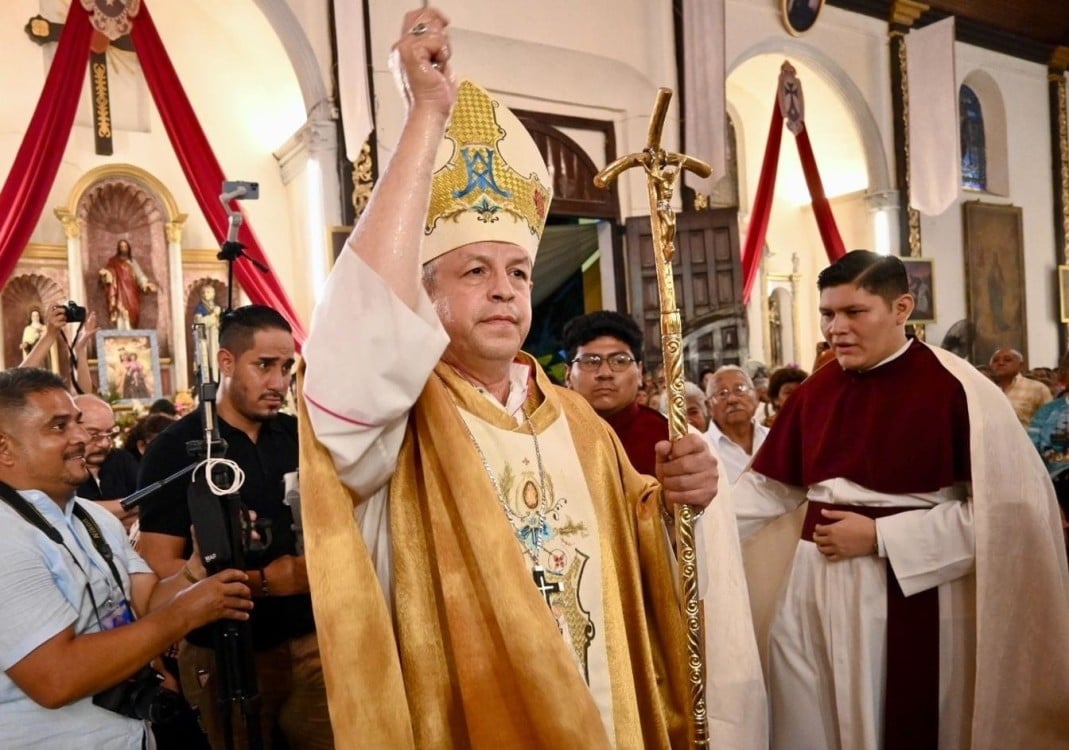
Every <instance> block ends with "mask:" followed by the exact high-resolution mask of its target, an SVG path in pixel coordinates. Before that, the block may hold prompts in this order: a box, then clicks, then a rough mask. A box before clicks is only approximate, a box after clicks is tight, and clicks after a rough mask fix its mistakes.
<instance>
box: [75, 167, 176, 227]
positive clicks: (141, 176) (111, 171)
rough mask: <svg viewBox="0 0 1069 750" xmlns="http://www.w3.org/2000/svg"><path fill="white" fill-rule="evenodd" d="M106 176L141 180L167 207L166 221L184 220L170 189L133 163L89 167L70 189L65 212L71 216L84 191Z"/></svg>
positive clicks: (76, 208)
mask: <svg viewBox="0 0 1069 750" xmlns="http://www.w3.org/2000/svg"><path fill="white" fill-rule="evenodd" d="M108 177H127V178H130V179H133V180H137V181H139V182H143V183H144V184H146V185H147V186H148V187H150V188H151V189H152V190H153V192H155V193H156V195H158V196H159V198H160V200H161V201H162V202H163V205H164V207H165V208H166V209H167V221H179V220H182V221H184V217H185V216H186V214H183V213H182V212H181V211H179V210H178V203H177V202H175V199H174V196H173V195H171V191H170V190H168V189H167V186H166V185H164V184H163V183H162V182H160V181H159V179H157V178H156V177H155V176H153V175H152V174H150V173H149V172H146V171H145V170H144V169H141V168H140V167H135V166H134V165H133V164H105V165H103V166H100V167H96V168H95V169H90V170H89V171H88V172H86V173H85V174H83V175H82V176H81V179H79V180H78V182H76V183H75V184H74V187H73V188H72V189H71V194H70V198H69V200H68V201H67V206H66V210H67V212H68V213H69V214H70V215H71V216H74V215H75V213H76V212H77V210H78V202H79V201H81V199H82V196H83V195H84V194H85V191H86V190H88V189H89V188H90V187H92V186H93V185H94V184H96V183H97V182H99V181H100V180H102V179H105V178H108ZM57 211H58V209H57ZM56 215H57V216H58V215H59V214H58V213H57V214H56ZM180 217H182V218H180ZM61 221H62V219H61Z"/></svg>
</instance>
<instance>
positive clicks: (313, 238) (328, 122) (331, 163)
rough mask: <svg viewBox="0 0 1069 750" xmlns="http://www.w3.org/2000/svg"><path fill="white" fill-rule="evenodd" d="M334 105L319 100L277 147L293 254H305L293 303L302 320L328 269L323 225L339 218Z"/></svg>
mask: <svg viewBox="0 0 1069 750" xmlns="http://www.w3.org/2000/svg"><path fill="white" fill-rule="evenodd" d="M335 116H336V113H335V112H334V111H333V109H332V108H328V107H327V106H320V107H317V108H316V109H315V110H313V112H312V115H311V118H310V119H309V120H308V121H307V122H306V123H305V124H304V125H303V126H301V129H300V130H298V131H297V132H296V133H295V134H294V135H293V136H292V137H291V138H290V139H289V140H288V141H286V143H285V144H283V146H282V148H281V149H279V150H278V151H276V152H275V158H276V159H278V162H279V168H280V169H281V171H282V183H283V184H284V185H285V186H286V192H287V198H288V200H289V204H290V210H291V215H292V216H293V219H294V220H293V222H292V226H293V231H294V236H293V237H292V238H291V242H292V243H293V248H294V257H297V258H304V259H305V263H306V264H307V265H306V267H305V268H304V269H303V270H304V273H302V274H299V276H300V280H299V281H298V284H297V285H295V286H291V288H292V289H293V290H294V296H295V299H294V305H295V307H296V308H297V313H298V315H300V316H301V319H302V320H304V321H305V322H308V321H309V320H310V319H311V311H312V307H313V306H314V305H315V302H316V300H317V299H318V297H319V293H320V290H321V289H322V288H323V284H324V283H325V282H326V278H327V273H328V272H329V271H330V252H331V251H330V247H329V246H328V243H327V228H328V227H330V226H335V225H338V224H340V223H341V198H340V193H341V188H340V186H339V182H338V173H337V163H338V138H337V130H336V127H335V123H334V117H335Z"/></svg>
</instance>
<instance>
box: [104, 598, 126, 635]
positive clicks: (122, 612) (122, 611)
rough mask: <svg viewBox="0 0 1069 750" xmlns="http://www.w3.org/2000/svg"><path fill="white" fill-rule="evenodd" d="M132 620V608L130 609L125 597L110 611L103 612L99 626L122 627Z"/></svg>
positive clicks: (109, 628) (105, 627)
mask: <svg viewBox="0 0 1069 750" xmlns="http://www.w3.org/2000/svg"><path fill="white" fill-rule="evenodd" d="M133 621H134V613H133V610H131V609H130V604H129V602H127V601H126V600H125V599H122V600H121V601H120V602H119V603H118V604H117V605H115V607H113V608H112V609H111V610H110V611H108V612H105V613H104V614H103V615H101V617H100V626H101V627H102V628H103V629H104V630H114V629H115V628H118V627H122V626H123V625H129V624H130V623H132V622H133Z"/></svg>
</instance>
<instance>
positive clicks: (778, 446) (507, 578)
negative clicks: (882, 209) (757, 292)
mask: <svg viewBox="0 0 1069 750" xmlns="http://www.w3.org/2000/svg"><path fill="white" fill-rule="evenodd" d="M394 54H395V58H396V69H397V73H398V75H399V77H400V78H401V80H402V83H403V91H404V94H405V96H406V97H407V99H408V104H409V108H408V114H407V117H406V119H405V121H404V124H403V127H402V132H401V136H400V140H399V143H398V145H397V148H396V150H395V152H394V155H393V158H392V160H391V162H390V164H389V165H388V166H387V168H386V169H385V170H384V171H383V173H382V175H381V176H380V179H379V181H378V184H377V186H376V189H375V192H374V195H373V196H372V198H371V201H370V203H369V204H368V207H367V209H366V211H365V212H364V214H363V215H362V217H361V220H360V222H359V223H358V225H357V227H356V228H355V230H354V231H353V234H352V235H351V236H350V238H349V240H348V241H347V243H346V248H345V249H344V251H343V252H342V253H341V255H340V257H339V258H338V260H337V262H336V264H335V266H334V268H333V270H332V272H331V275H330V278H329V280H328V283H327V285H326V288H325V290H324V292H323V295H322V299H321V300H320V302H319V304H318V306H317V308H316V310H315V313H314V319H313V323H312V327H311V333H310V336H309V338H308V340H307V341H306V342H305V343H304V349H303V364H302V366H301V368H299V369H300V373H298V372H297V370H298V368H297V366H296V346H295V341H294V337H293V333H292V330H291V327H290V325H289V324H288V323H287V322H286V320H285V319H284V318H283V317H282V316H281V315H280V314H279V313H278V312H277V311H275V310H273V309H271V308H268V307H263V306H259V305H250V306H246V307H241V308H237V309H235V310H230V311H228V312H226V313H225V314H221V315H220V325H219V338H218V350H217V352H216V356H215V363H214V364H215V366H216V367H217V372H218V381H219V382H218V389H217V390H216V392H215V395H214V401H212V402H211V403H210V404H201V405H200V406H201V407H202V408H200V409H197V410H194V411H190V412H189V413H187V414H185V415H184V416H179V415H178V414H177V409H175V410H174V412H175V413H171V409H170V408H168V404H166V403H161V404H159V405H158V406H159V408H158V409H156V410H154V411H155V412H156V413H153V414H150V415H148V416H146V417H145V418H144V419H143V420H141V421H139V422H138V423H137V424H136V425H135V426H134V427H133V429H131V430H130V431H129V433H128V434H127V435H125V437H124V438H120V434H119V430H118V428H117V426H116V415H115V412H114V411H113V409H112V407H111V406H110V405H109V404H108V403H107V402H106V401H105V400H103V399H101V398H99V397H98V396H95V395H92V394H88V393H86V394H81V395H77V396H73V395H72V394H71V392H70V390H69V388H70V386H71V383H67V382H64V381H63V380H62V379H60V378H59V377H57V376H56V375H54V374H52V373H50V372H48V371H46V370H44V369H40V368H39V367H37V366H34V365H40V364H41V362H40V361H37V362H35V361H34V360H33V359H32V357H33V354H34V352H33V350H31V352H30V356H28V357H27V360H28V361H27V362H24V365H26V366H24V367H20V368H14V369H11V370H7V371H4V372H2V373H0V498H2V500H3V502H2V503H0V516H3V518H4V521H5V528H6V529H7V530H8V531H7V532H6V533H5V534H4V535H0V596H2V598H3V601H4V602H5V605H4V606H5V613H6V614H8V617H7V618H6V620H5V626H4V628H2V629H0V662H2V664H3V670H4V671H3V675H2V676H0V744H3V746H4V747H10V748H29V747H45V748H66V747H73V746H77V745H85V746H87V747H107V748H119V749H120V750H125V749H126V748H129V750H138V748H146V747H162V748H167V747H175V748H179V747H180V748H194V749H196V748H202V747H210V748H212V749H213V750H219V749H220V748H224V747H251V746H254V745H255V746H262V747H266V748H279V750H283V749H285V748H292V749H294V750H299V749H302V748H334V747H337V748H364V747H373V748H406V747H420V748H468V747H472V748H490V747H493V748H547V747H564V748H609V747H629V748H631V747H634V748H639V747H641V748H670V747H676V748H678V747H684V746H689V745H690V744H691V743H692V739H693V738H692V736H691V733H692V731H693V727H692V723H693V720H694V716H693V710H692V705H691V702H690V701H691V697H692V692H691V689H692V685H691V678H692V675H693V671H692V669H691V664H690V663H689V659H690V656H689V649H688V643H687V635H688V634H687V633H686V631H685V627H684V618H683V614H682V613H681V610H680V594H679V593H678V591H679V587H678V585H677V584H678V580H677V574H678V569H679V564H680V560H679V559H678V557H677V555H678V550H679V549H680V539H679V537H678V534H679V530H678V529H677V522H676V510H677V509H678V508H679V507H682V506H689V507H690V508H691V510H692V512H693V515H694V519H695V520H694V524H695V525H694V531H695V543H694V549H695V553H696V559H695V560H694V561H693V562H694V565H695V568H696V578H697V588H698V596H699V598H700V600H701V602H702V605H701V606H702V607H703V611H702V619H703V620H704V624H705V641H704V643H702V644H701V646H702V649H701V650H702V651H704V656H705V662H704V678H705V680H706V684H705V688H706V690H705V696H706V704H705V706H704V709H705V712H704V714H703V715H702V716H701V718H702V719H703V720H704V721H705V722H707V725H708V738H709V744H710V746H712V747H723V748H736V749H738V750H767V749H768V748H774V750H788V749H789V750H828V749H830V748H841V749H843V750H879V749H880V748H883V749H884V750H898V749H899V748H935V747H939V748H944V749H945V750H956V749H957V748H978V749H982V750H987V749H989V748H990V749H994V748H1024V747H1028V748H1038V749H1040V750H1044V749H1046V748H1057V747H1065V746H1066V745H1067V743H1069V712H1066V710H1065V707H1066V706H1067V705H1069V566H1067V564H1066V551H1065V546H1064V540H1063V538H1062V522H1063V520H1062V518H1061V517H1060V516H1059V509H1058V502H1057V500H1058V497H1059V496H1060V495H1059V494H1057V493H1060V492H1061V491H1062V490H1061V483H1062V482H1063V481H1064V480H1062V479H1061V477H1062V476H1063V472H1064V469H1065V468H1069V426H1067V424H1066V421H1065V417H1066V415H1067V414H1069V399H1067V398H1066V397H1064V395H1059V396H1058V397H1057V398H1053V394H1052V393H1049V391H1048V392H1047V393H1041V391H1040V390H1039V389H1044V390H1046V386H1043V385H1042V384H1040V383H1038V381H1029V382H1024V380H1023V379H1022V374H1021V369H1022V367H1023V357H1021V356H1020V354H1019V353H1017V352H1015V351H1013V350H1006V351H1001V352H997V353H996V354H995V356H994V357H992V360H991V363H990V367H991V378H988V377H985V375H984V374H982V373H981V372H979V371H978V369H977V368H975V367H973V366H972V365H970V364H968V363H966V362H965V361H964V360H961V359H959V358H957V357H956V356H954V355H952V354H949V353H947V352H945V351H943V350H941V349H938V348H935V347H929V346H927V345H926V344H924V343H923V342H921V341H919V340H917V339H915V338H912V337H910V336H908V335H907V332H906V322H907V320H908V318H909V315H910V313H911V312H912V310H913V307H914V304H915V303H914V299H913V295H912V294H911V292H910V289H909V285H908V280H907V276H906V273H905V269H904V266H903V265H902V263H901V261H899V260H898V259H897V258H896V257H893V256H881V255H877V254H875V253H871V252H868V251H864V250H856V251H853V252H850V253H847V254H846V255H845V256H844V257H843V258H841V259H840V260H838V261H836V262H835V263H833V264H832V265H830V266H829V267H827V268H826V269H825V270H824V271H823V272H822V273H821V274H820V276H819V278H818V283H817V286H818V291H819V319H820V325H821V331H822V334H823V337H824V339H825V341H826V342H827V344H828V346H827V348H826V350H825V351H822V352H820V353H819V358H818V360H817V362H815V363H814V366H813V368H812V372H807V371H805V370H803V369H800V368H798V367H787V368H782V369H777V370H774V371H772V372H771V373H768V372H764V371H760V372H758V371H753V372H751V371H750V370H748V369H747V368H744V367H740V366H736V365H730V364H729V365H724V366H721V367H718V368H715V369H712V370H711V371H709V372H705V373H701V374H700V376H699V378H698V380H699V382H697V383H691V382H686V383H683V384H682V385H683V397H684V398H683V403H682V404H678V405H674V406H673V408H680V407H682V409H683V411H684V413H685V418H686V423H687V427H686V433H685V434H684V435H682V436H680V437H678V439H676V440H674V441H671V440H669V425H668V420H667V419H666V416H665V414H664V413H663V412H664V411H667V409H658V408H656V407H657V406H658V400H662V401H663V398H664V397H663V393H664V390H665V376H664V371H663V369H662V368H653V371H652V373H650V372H649V371H650V368H648V367H645V366H644V362H645V357H646V342H645V341H644V340H643V335H642V332H641V329H640V328H639V326H638V325H637V324H636V323H635V321H634V319H632V318H631V317H630V316H628V315H625V314H622V313H618V312H613V311H598V312H593V313H590V314H587V315H583V316H580V317H578V318H576V319H574V320H572V321H570V322H569V323H568V325H567V326H566V327H565V330H564V332H563V338H564V348H565V355H566V356H565V358H566V361H567V368H566V378H565V384H564V385H563V386H559V385H556V384H554V383H553V382H551V381H550V379H549V378H548V377H547V375H546V374H545V373H544V372H543V371H542V368H541V367H540V366H539V364H538V363H537V361H536V360H535V359H534V358H532V357H531V356H529V355H527V354H526V353H524V352H523V351H521V345H522V343H523V342H524V340H525V338H526V335H527V333H528V330H529V328H530V323H531V289H532V268H533V266H534V264H535V262H536V257H537V250H538V244H539V240H540V237H541V234H542V231H543V229H544V226H545V221H546V214H547V210H548V206H549V204H550V201H551V200H552V180H551V179H550V175H549V173H548V171H547V169H546V167H545V165H544V164H543V163H542V160H541V156H540V153H539V151H538V149H537V146H536V145H535V143H534V142H533V140H532V139H531V138H530V136H529V135H528V134H527V132H526V131H525V129H524V128H523V126H522V125H521V124H520V123H519V121H518V120H517V118H516V117H515V115H514V114H513V113H512V112H511V111H510V110H509V109H508V108H507V107H506V106H505V105H504V104H503V103H501V102H500V101H498V100H497V99H496V98H495V97H494V96H493V95H491V94H490V93H489V92H487V91H486V90H485V89H483V88H481V87H479V86H478V85H477V84H475V83H473V82H471V81H462V82H457V81H456V80H455V79H454V77H453V74H452V70H451V67H450V55H451V48H450V43H449V36H448V21H447V20H446V18H445V17H444V16H443V15H442V14H441V13H440V12H439V11H437V10H435V9H433V8H423V9H420V10H416V11H412V12H410V13H409V14H407V15H406V17H405V21H404V26H403V29H402V34H401V37H400V38H399V40H398V41H397V43H396V45H395V47H394ZM52 315H53V312H52V311H49V313H48V314H47V315H46V318H49V320H53V322H54V323H55V324H57V325H61V324H62V320H61V319H59V318H52V317H51V316H52ZM51 327H52V326H51V325H50V324H49V323H47V322H46V329H45V331H44V332H43V333H41V335H40V337H39V342H40V341H41V340H44V341H45V342H46V345H47V343H48V340H49V337H50V336H52V337H54V334H53V333H49V331H50V330H51ZM74 346H75V347H84V342H81V341H76V342H74ZM354 373H358V374H359V376H358V377H356V376H354ZM647 373H649V376H648V377H647ZM81 376H82V374H81V373H78V374H76V375H75V378H74V379H75V380H76V381H78V380H79V378H80V377H81ZM295 376H296V377H298V378H299V379H300V382H299V384H298V387H297V400H298V407H299V408H298V414H299V418H298V417H294V416H291V415H289V414H286V413H283V406H284V404H285V403H286V401H287V397H288V395H289V393H290V389H291V385H292V383H293V379H294V377H295ZM1034 386H1035V387H1034ZM172 406H173V405H172ZM208 407H211V408H208ZM209 420H210V422H209ZM213 425H214V427H215V430H214V431H213V430H211V429H208V428H209V427H211V426H213ZM1022 425H1025V426H1027V428H1028V429H1027V430H1026V429H1023V428H1022ZM1029 436H1031V437H1032V442H1030V441H1029ZM1033 443H1034V444H1033ZM1037 448H1038V450H1037ZM213 451H218V452H219V454H217V455H215V456H214V459H215V460H214V461H212V460H211V459H212V457H213V456H212V454H213ZM222 456H225V460H226V461H227V462H229V463H225V464H224V463H221V462H220V460H219V459H220V458H221V457H222ZM1048 469H1049V471H1048ZM298 471H299V474H300V492H299V493H295V492H293V491H292V490H293V477H294V473H295V472H298ZM1065 473H1069V472H1065ZM1052 477H1054V481H1053V482H1052ZM140 488H152V489H153V491H152V492H151V493H150V494H148V495H146V496H144V497H142V498H141V500H140V503H139V505H138V506H137V509H136V511H131V510H128V509H126V508H124V503H122V502H121V500H122V499H123V498H126V497H128V496H129V495H130V494H131V493H133V492H135V490H138V489H140ZM294 495H299V497H296V498H295V497H294ZM216 496H219V497H233V498H236V502H238V503H239V504H240V505H241V506H242V507H243V508H244V510H245V511H246V512H245V513H244V514H243V519H244V520H243V526H242V534H243V535H244V537H245V539H244V543H242V546H241V551H242V552H243V553H244V554H243V555H239V557H243V558H244V559H243V560H240V564H239V562H238V561H236V560H235V561H233V565H231V564H229V563H230V562H231V559H230V558H222V560H224V562H220V558H219V557H217V552H216V549H215V547H214V546H211V547H208V546H207V545H206V543H207V542H212V544H214V543H215V542H217V539H216V538H214V537H213V536H212V534H211V533H210V532H209V529H208V528H205V526H206V525H207V526H212V525H213V521H212V519H213V518H214V514H215V513H216V512H217V511H216V509H217V508H219V507H228V506H226V505H224V504H221V503H220V502H219V497H216ZM295 500H296V501H299V505H300V509H299V510H298V508H297V505H296V504H295ZM206 502H207V504H206ZM135 520H136V526H137V529H136V534H137V542H136V548H135V546H133V545H132V544H131V542H130V541H129V539H130V535H129V531H131V530H133V528H132V527H133V526H134V521H135ZM234 520H235V522H236V521H237V519H234ZM124 526H125V527H130V528H124ZM684 562H686V561H684ZM233 638H237V639H238V641H237V642H238V643H239V644H240V646H239V647H236V646H235V645H234V643H235V641H234V640H232V639H233ZM233 659H236V660H237V664H238V666H237V667H235V662H234V661H233ZM150 663H151V665H152V668H151V669H149V670H148V671H146V670H147V666H146V665H149V664H150ZM161 679H162V680H164V688H165V691H164V693H156V692H154V693H153V695H154V696H156V697H155V698H153V699H152V700H150V701H137V700H135V701H130V700H128V697H129V693H130V692H131V690H132V689H133V688H132V686H133V685H138V686H141V687H143V686H144V684H145V683H146V682H147V683H149V684H151V685H152V686H154V687H155V688H158V687H159V685H158V683H159V682H160V680H161ZM235 682H238V683H240V686H241V687H242V688H243V690H239V691H237V692H235V690H234V687H235ZM167 693H169V695H170V696H172V698H166V699H164V698H161V697H159V696H161V695H166V694H167ZM179 695H180V696H181V699H178V696H179ZM250 697H251V698H252V699H251V700H249V699H250ZM168 700H171V701H173V700H177V703H174V704H173V705H174V711H171V712H168V713H167V714H166V715H163V714H162V713H156V714H154V713H152V711H151V710H148V709H146V707H145V705H143V704H145V703H147V704H151V706H157V701H159V703H161V704H162V703H164V702H167V701H168ZM157 707H158V706H157ZM161 710H162V709H161Z"/></svg>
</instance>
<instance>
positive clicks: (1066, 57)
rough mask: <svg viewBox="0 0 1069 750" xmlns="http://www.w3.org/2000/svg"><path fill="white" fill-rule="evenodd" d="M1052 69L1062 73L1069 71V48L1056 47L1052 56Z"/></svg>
mask: <svg viewBox="0 0 1069 750" xmlns="http://www.w3.org/2000/svg"><path fill="white" fill-rule="evenodd" d="M1050 67H1051V68H1053V69H1054V70H1056V71H1059V72H1060V73H1065V71H1066V70H1067V69H1069V47H1065V46H1062V47H1055V48H1054V52H1052V53H1051V56H1050Z"/></svg>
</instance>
